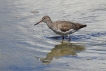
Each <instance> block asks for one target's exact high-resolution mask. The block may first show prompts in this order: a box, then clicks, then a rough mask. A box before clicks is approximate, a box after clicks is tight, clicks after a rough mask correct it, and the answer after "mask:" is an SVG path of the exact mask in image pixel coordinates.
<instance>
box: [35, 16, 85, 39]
mask: <svg viewBox="0 0 106 71" xmlns="http://www.w3.org/2000/svg"><path fill="white" fill-rule="evenodd" d="M41 22H45V23H46V24H47V26H48V27H49V28H50V29H51V30H52V31H54V32H55V33H56V34H58V35H62V36H63V39H64V35H70V34H72V33H74V32H76V31H77V30H79V29H81V28H83V27H86V25H83V24H80V23H73V22H70V21H56V22H53V21H52V20H51V18H50V17H49V16H44V17H43V18H42V20H41V21H39V22H38V23H36V24H35V25H37V24H39V23H41ZM69 40H70V39H69Z"/></svg>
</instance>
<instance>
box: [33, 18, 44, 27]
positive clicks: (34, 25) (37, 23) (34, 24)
mask: <svg viewBox="0 0 106 71" xmlns="http://www.w3.org/2000/svg"><path fill="white" fill-rule="evenodd" d="M41 22H43V19H42V20H41V21H39V22H38V23H36V24H34V26H35V25H37V24H39V23H41Z"/></svg>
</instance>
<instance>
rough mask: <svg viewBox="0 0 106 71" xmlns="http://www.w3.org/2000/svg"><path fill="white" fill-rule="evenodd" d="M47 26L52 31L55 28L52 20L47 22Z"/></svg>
mask: <svg viewBox="0 0 106 71" xmlns="http://www.w3.org/2000/svg"><path fill="white" fill-rule="evenodd" d="M45 23H46V24H47V26H48V27H49V28H50V29H51V28H52V27H53V22H52V20H48V21H46V22H45Z"/></svg>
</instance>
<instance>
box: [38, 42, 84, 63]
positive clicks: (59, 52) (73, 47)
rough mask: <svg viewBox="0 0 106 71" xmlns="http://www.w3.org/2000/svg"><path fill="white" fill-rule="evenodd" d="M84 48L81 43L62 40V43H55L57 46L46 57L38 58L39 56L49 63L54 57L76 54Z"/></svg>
mask: <svg viewBox="0 0 106 71" xmlns="http://www.w3.org/2000/svg"><path fill="white" fill-rule="evenodd" d="M84 50H85V47H84V46H83V45H81V44H79V43H69V42H65V41H62V42H61V43H60V44H58V45H55V47H54V48H53V49H52V50H51V52H49V53H48V54H47V56H46V57H45V58H41V57H36V58H38V59H39V60H40V61H41V62H42V63H44V64H49V63H50V62H51V61H52V60H53V58H59V57H63V56H67V55H72V56H76V55H77V53H78V52H81V51H84Z"/></svg>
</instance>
